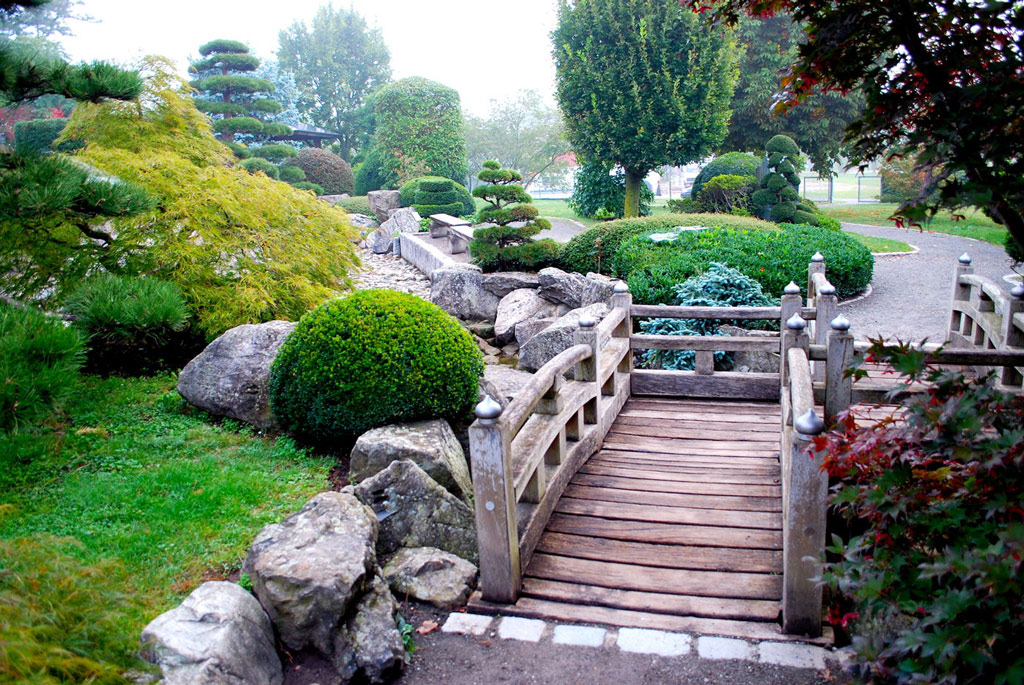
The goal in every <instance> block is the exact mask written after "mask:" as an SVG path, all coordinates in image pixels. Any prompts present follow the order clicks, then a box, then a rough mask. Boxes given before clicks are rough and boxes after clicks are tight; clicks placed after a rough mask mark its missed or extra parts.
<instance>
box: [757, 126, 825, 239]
mask: <svg viewBox="0 0 1024 685" xmlns="http://www.w3.org/2000/svg"><path fill="white" fill-rule="evenodd" d="M764 147H765V152H767V153H768V170H769V173H767V174H765V175H764V177H763V178H762V179H761V189H760V190H758V191H757V192H755V193H754V194H753V195H752V196H751V201H752V203H753V205H754V207H755V208H756V209H757V211H758V212H759V213H761V215H762V216H765V215H767V216H768V217H769V218H771V220H772V221H785V222H790V223H794V224H810V225H812V226H813V225H816V224H817V223H818V216H817V212H816V211H815V207H814V205H813V204H812V203H810V202H808V201H807V200H803V199H801V198H800V170H801V169H803V168H804V159H803V157H802V156H801V154H800V148H799V147H797V144H796V143H795V142H793V139H792V138H790V137H789V136H783V135H777V136H773V137H772V138H771V139H770V140H769V141H768V142H767V143H765V146H764Z"/></svg>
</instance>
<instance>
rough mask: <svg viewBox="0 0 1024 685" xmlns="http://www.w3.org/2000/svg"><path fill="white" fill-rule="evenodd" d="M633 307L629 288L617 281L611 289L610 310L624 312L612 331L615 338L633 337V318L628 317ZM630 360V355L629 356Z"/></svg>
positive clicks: (622, 282)
mask: <svg viewBox="0 0 1024 685" xmlns="http://www.w3.org/2000/svg"><path fill="white" fill-rule="evenodd" d="M632 306H633V295H632V293H630V292H629V286H628V285H626V283H625V281H619V282H618V283H616V284H615V286H614V287H613V288H612V309H621V310H623V311H624V312H625V316H623V317H622V322H621V323H620V324H619V325H618V326H616V327H615V330H614V331H612V336H613V337H615V338H629V337H632V335H633V317H632V316H631V315H630V311H629V310H630V308H631V307H632ZM630 358H632V355H630Z"/></svg>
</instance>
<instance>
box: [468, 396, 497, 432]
mask: <svg viewBox="0 0 1024 685" xmlns="http://www.w3.org/2000/svg"><path fill="white" fill-rule="evenodd" d="M473 413H474V414H475V415H476V417H477V418H478V419H480V423H482V424H485V425H488V426H489V425H491V424H493V423H494V422H495V421H497V420H498V417H499V416H501V405H500V404H498V403H497V402H495V401H494V399H493V398H492V397H491V396H490V395H484V398H483V399H482V400H480V403H479V404H477V405H476V408H475V409H474V410H473Z"/></svg>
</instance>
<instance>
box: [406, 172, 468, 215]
mask: <svg viewBox="0 0 1024 685" xmlns="http://www.w3.org/2000/svg"><path fill="white" fill-rule="evenodd" d="M415 197H416V202H415V203H413V206H412V207H413V209H415V210H416V211H417V212H418V213H419V215H420V216H430V215H432V214H454V215H456V216H458V214H459V213H460V212H461V211H462V206H463V205H462V202H461V201H460V198H459V193H458V191H456V190H455V181H452V180H451V179H447V178H445V179H439V180H425V181H421V182H420V184H419V188H418V189H417V190H416V196H415Z"/></svg>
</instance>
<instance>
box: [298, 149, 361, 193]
mask: <svg viewBox="0 0 1024 685" xmlns="http://www.w3.org/2000/svg"><path fill="white" fill-rule="evenodd" d="M288 163H289V164H294V165H295V166H297V167H299V168H300V169H302V170H303V171H304V172H305V173H306V178H305V179H300V180H306V181H309V182H310V183H315V184H317V185H318V186H320V187H321V188H323V189H324V193H325V194H327V195H341V194H342V193H348V194H349V195H351V194H352V193H353V192H354V188H355V181H354V178H353V175H352V167H350V166H349V165H348V162H346V161H345V160H344V159H342V158H341V157H339V156H338V155H336V154H334V153H333V152H331V151H330V150H324V149H322V148H317V147H307V148H303V149H301V150H299V154H298V155H296V156H295V157H294V158H292V159H290V160H289V162H288Z"/></svg>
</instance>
